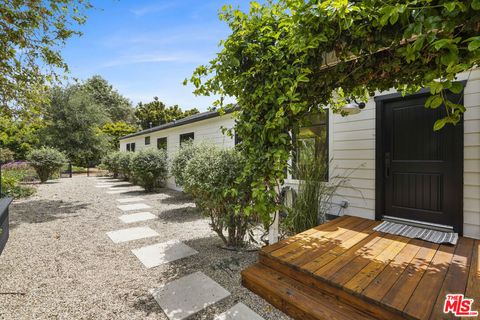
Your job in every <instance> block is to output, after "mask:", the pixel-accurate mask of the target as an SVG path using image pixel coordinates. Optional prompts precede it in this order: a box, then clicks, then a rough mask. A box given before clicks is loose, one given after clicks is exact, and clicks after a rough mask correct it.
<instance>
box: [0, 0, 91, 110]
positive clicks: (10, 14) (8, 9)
mask: <svg viewBox="0 0 480 320" xmlns="http://www.w3.org/2000/svg"><path fill="white" fill-rule="evenodd" d="M89 8H91V5H90V2H89V1H88V0H77V1H71V0H49V1H18V0H5V1H2V4H1V6H0V107H1V108H3V109H8V110H10V111H18V109H19V108H25V107H27V108H32V109H35V108H38V107H39V106H40V105H41V103H42V102H44V101H45V100H46V98H48V89H47V85H48V84H50V83H51V82H52V81H56V80H59V78H60V71H67V70H68V67H67V64H66V63H65V62H64V60H63V58H62V56H61V52H60V50H61V48H62V46H63V45H64V44H65V42H66V41H67V40H68V39H69V38H71V37H72V36H75V35H79V34H80V32H79V31H77V30H76V28H77V27H78V26H79V25H82V24H84V23H85V21H86V16H85V12H86V10H87V9H89Z"/></svg>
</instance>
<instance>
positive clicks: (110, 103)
mask: <svg viewBox="0 0 480 320" xmlns="http://www.w3.org/2000/svg"><path fill="white" fill-rule="evenodd" d="M83 86H84V88H85V91H86V92H87V93H88V94H89V95H91V97H92V99H93V101H95V103H96V104H98V105H99V106H101V107H103V108H104V109H105V111H106V113H107V115H108V117H109V118H110V121H111V122H112V123H114V122H118V121H124V122H126V123H128V124H132V125H133V124H135V123H136V118H135V114H134V113H135V109H134V108H133V106H132V103H131V102H130V100H128V99H127V98H125V97H124V96H122V95H121V94H120V93H119V92H118V91H117V90H115V89H113V87H112V85H111V84H109V83H108V81H107V80H105V79H104V78H102V77H101V76H99V75H95V76H93V77H91V78H90V79H87V81H85V83H83Z"/></svg>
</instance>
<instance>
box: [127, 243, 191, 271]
mask: <svg viewBox="0 0 480 320" xmlns="http://www.w3.org/2000/svg"><path fill="white" fill-rule="evenodd" d="M132 252H133V254H134V255H136V256H137V258H138V259H139V260H140V261H141V262H142V263H143V265H144V266H145V267H147V268H153V267H157V266H159V265H161V264H165V263H169V262H172V261H175V260H178V259H182V258H186V257H189V256H191V255H194V254H197V253H198V252H197V250H195V249H193V248H190V247H189V246H187V245H186V244H184V243H183V242H180V241H178V240H171V241H167V242H163V243H157V244H154V245H150V246H146V247H142V248H139V249H133V250H132Z"/></svg>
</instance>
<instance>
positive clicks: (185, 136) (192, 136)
mask: <svg viewBox="0 0 480 320" xmlns="http://www.w3.org/2000/svg"><path fill="white" fill-rule="evenodd" d="M193 139H195V134H194V133H193V132H189V133H184V134H181V135H180V146H182V144H184V143H185V142H188V141H190V140H193Z"/></svg>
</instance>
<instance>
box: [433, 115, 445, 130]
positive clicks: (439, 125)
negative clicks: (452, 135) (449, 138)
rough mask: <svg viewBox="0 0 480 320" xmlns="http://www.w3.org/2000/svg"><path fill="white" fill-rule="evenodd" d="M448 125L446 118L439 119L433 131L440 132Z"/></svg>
mask: <svg viewBox="0 0 480 320" xmlns="http://www.w3.org/2000/svg"><path fill="white" fill-rule="evenodd" d="M446 124H447V120H446V119H445V118H443V119H438V120H437V121H435V123H434V124H433V131H438V130H440V129H442V128H443V127H445V125H446Z"/></svg>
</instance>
